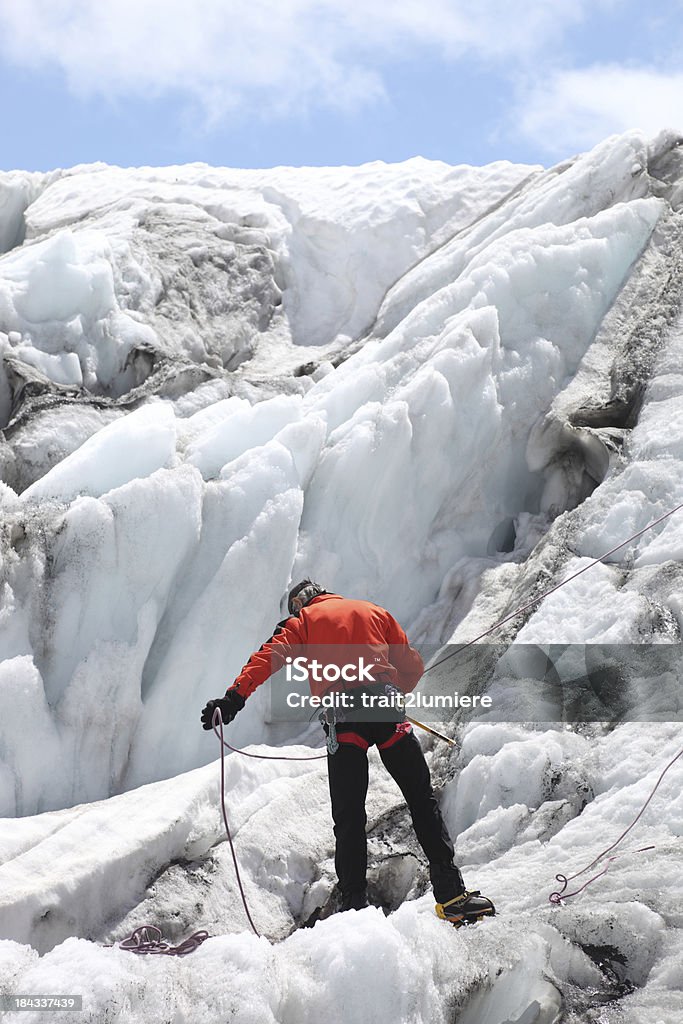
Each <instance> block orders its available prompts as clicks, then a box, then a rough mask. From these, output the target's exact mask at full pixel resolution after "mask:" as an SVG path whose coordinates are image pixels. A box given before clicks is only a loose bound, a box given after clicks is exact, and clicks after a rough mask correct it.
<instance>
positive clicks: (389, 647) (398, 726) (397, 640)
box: [202, 579, 495, 926]
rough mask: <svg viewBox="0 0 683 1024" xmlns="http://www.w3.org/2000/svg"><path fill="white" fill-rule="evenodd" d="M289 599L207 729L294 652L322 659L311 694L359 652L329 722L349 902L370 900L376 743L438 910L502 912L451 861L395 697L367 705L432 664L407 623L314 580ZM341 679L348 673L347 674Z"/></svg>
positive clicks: (463, 915)
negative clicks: (371, 752) (371, 751)
mask: <svg viewBox="0 0 683 1024" xmlns="http://www.w3.org/2000/svg"><path fill="white" fill-rule="evenodd" d="M288 607H289V612H290V617H289V618H287V619H284V620H283V621H282V622H281V623H279V625H278V627H277V628H276V629H275V632H274V633H273V636H272V637H271V638H270V639H269V640H267V641H266V642H265V643H264V644H263V645H262V646H261V648H260V649H259V650H258V651H257V652H256V653H255V654H252V656H251V657H250V658H249V661H248V662H247V664H246V665H245V666H244V668H243V669H242V671H241V673H240V674H239V676H238V677H237V679H236V680H235V682H234V684H233V685H232V686H231V687H230V688H229V689H228V691H227V693H226V695H225V697H223V698H221V699H219V700H211V701H209V702H208V704H207V705H206V707H205V708H204V710H203V711H202V725H203V726H204V728H205V729H210V728H211V722H212V718H213V714H214V711H215V709H216V708H220V710H221V715H222V718H223V721H224V722H231V721H232V720H233V718H234V717H235V715H236V714H237V712H238V711H240V710H241V708H243V707H244V704H245V701H246V699H247V698H248V697H249V696H250V694H252V693H253V692H254V690H255V689H256V688H257V687H258V686H260V685H261V684H262V683H264V682H265V681H266V679H268V678H269V677H270V676H271V675H273V674H274V673H275V672H276V671H277V670H278V669H279V668H281V667H282V666H283V665H285V663H286V662H287V661H288V660H289V662H291V661H292V660H293V656H294V655H295V654H297V653H299V652H301V651H305V652H307V658H308V664H309V666H310V665H313V664H316V663H317V664H318V665H319V666H324V670H323V668H321V670H320V672H318V673H317V674H316V675H315V678H314V679H312V678H311V677H310V674H309V685H310V687H311V691H312V693H313V694H315V695H316V696H322V695H323V694H324V693H326V692H329V691H330V690H331V689H332V688H331V687H330V685H329V683H328V681H327V680H328V679H329V678H333V677H334V676H335V674H337V677H338V673H340V672H341V669H342V667H343V666H342V663H343V662H346V661H349V660H350V659H349V655H350V654H351V653H353V659H354V660H355V661H356V663H357V665H361V666H362V669H361V671H360V672H356V673H355V674H356V676H358V675H360V676H361V679H355V680H353V681H351V682H343V683H342V684H341V687H340V686H337V687H335V689H336V690H337V691H339V690H340V688H341V689H342V690H343V691H344V700H346V699H347V695H348V699H349V700H350V702H351V705H350V710H347V707H348V705H345V708H344V710H343V711H342V712H339V711H335V713H334V715H333V716H331V715H330V714H326V721H325V723H324V725H323V728H324V729H325V732H326V733H327V735H328V756H327V763H328V774H329V784H330V797H331V801H332V818H333V821H334V834H335V838H336V850H335V869H336V872H337V877H338V879H339V888H340V890H341V896H342V899H341V909H342V910H360V909H362V908H363V907H366V906H367V905H368V904H367V893H366V870H367V839H366V833H365V826H366V823H367V818H366V814H365V798H366V795H367V789H368V759H367V750H368V747H369V746H371V745H372V744H376V745H377V749H378V751H379V756H380V758H381V759H382V762H383V763H384V766H385V768H386V769H387V770H388V771H389V773H390V774H391V776H392V777H393V778H394V780H395V781H396V783H397V784H398V786H399V788H400V790H401V792H402V793H403V796H404V797H405V800H406V803H407V804H408V808H409V810H410V813H411V817H412V821H413V827H414V829H415V834H416V836H417V839H418V841H419V843H420V846H421V847H422V849H423V850H424V853H425V855H426V857H427V860H428V862H429V874H430V878H431V882H432V886H433V889H434V895H435V897H436V900H437V907H436V910H437V914H438V915H439V916H440V917H443V918H445V919H446V920H449V921H451V922H452V923H453V924H455V925H457V926H459V925H461V924H469V923H472V922H474V921H476V920H478V919H479V918H480V917H484V916H488V915H491V914H493V913H495V910H494V906H493V904H492V903H491V901H490V900H489V899H487V898H486V897H483V896H480V894H479V893H478V892H475V893H472V892H467V890H466V889H465V886H464V883H463V880H462V875H461V874H460V870H459V868H458V867H457V866H456V865H455V864H454V863H453V843H452V841H451V838H450V836H449V834H448V831H447V829H446V826H445V824H444V821H443V818H442V817H441V812H440V810H439V805H438V803H437V801H436V797H435V796H434V793H433V790H432V786H431V779H430V775H429V768H428V767H427V762H426V761H425V758H424V754H423V753H422V748H421V746H420V744H419V742H418V740H417V738H416V737H415V735H414V734H413V732H412V728H411V725H410V723H409V722H408V721H407V720H406V718H405V715H404V714H403V712H402V711H401V710H400V708H398V709H397V706H396V705H394V706H393V708H392V710H390V711H387V710H381V711H378V712H376V713H373V712H372V710H370V711H367V710H365V709H366V708H367V707H368V703H369V704H370V706H372V703H373V702H375V704H377V703H381V702H380V701H378V700H377V698H381V697H382V696H383V697H384V702H383V707H384V708H386V707H387V702H388V700H389V696H388V695H389V694H396V692H397V691H402V692H404V693H408V692H410V691H411V690H413V689H415V687H416V686H417V683H418V681H419V679H420V677H421V675H422V673H423V671H424V665H423V663H422V658H421V657H420V655H419V653H418V652H417V651H415V650H413V648H412V647H411V646H410V644H409V643H408V638H407V636H406V634H405V633H404V631H403V629H402V628H401V626H400V625H399V624H398V622H397V621H396V619H394V618H393V616H392V615H390V614H389V612H388V611H386V610H385V609H384V608H380V607H379V606H378V605H375V604H372V603H371V602H369V601H355V600H348V599H347V598H343V597H340V596H339V595H338V594H328V593H327V591H325V590H323V588H322V587H321V586H319V585H318V584H317V583H314V582H313V581H312V580H309V579H306V580H302V582H301V583H298V584H297V585H296V586H295V587H294V588H293V589H292V590H291V591H290V593H289V600H288ZM312 654H314V655H315V657H311V655H312ZM330 669H332V671H330ZM353 674H354V673H353V672H351V676H353ZM342 678H343V679H349V675H348V674H347V675H345V676H342ZM369 679H370V680H371V682H370V683H369V685H366V683H367V681H368V680H369ZM363 693H365V694H366V695H367V698H362V701H363V703H362V705H361V702H360V701H359V699H358V698H359V697H361V696H362V694H363ZM366 701H367V702H366ZM335 718H336V720H335Z"/></svg>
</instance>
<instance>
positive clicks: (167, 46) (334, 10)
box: [0, 0, 614, 119]
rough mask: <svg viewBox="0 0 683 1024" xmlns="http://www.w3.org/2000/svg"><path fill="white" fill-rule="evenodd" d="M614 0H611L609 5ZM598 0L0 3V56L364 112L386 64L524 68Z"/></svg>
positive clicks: (75, 73)
mask: <svg viewBox="0 0 683 1024" xmlns="http://www.w3.org/2000/svg"><path fill="white" fill-rule="evenodd" d="M602 2H603V3H605V2H614V0H602ZM589 6H590V4H589V3H588V0H193V2H192V3H188V2H187V0H0V52H2V53H4V55H5V56H6V57H7V58H8V59H10V60H11V61H12V62H13V63H15V64H16V65H18V66H22V67H28V68H32V69H34V70H40V69H41V68H43V67H45V66H50V67H57V68H59V69H61V71H62V72H63V73H64V74H65V76H66V78H67V81H68V83H69V86H70V88H71V89H72V90H73V91H75V92H77V93H79V94H82V95H86V96H89V95H104V96H109V97H112V98H115V97H120V96H125V97H135V96H160V95H164V94H175V95H179V96H184V97H186V98H192V99H194V100H198V101H199V102H200V103H201V104H202V106H203V108H204V110H205V113H206V114H207V116H208V117H209V118H210V119H211V118H213V119H216V118H220V117H221V116H222V115H223V114H224V113H225V111H226V110H229V109H231V108H241V109H244V108H247V109H248V110H249V111H253V110H264V111H266V112H267V113H270V114H273V113H278V112H289V111H291V110H292V109H296V108H299V107H301V106H307V105H318V106H320V105H323V106H332V107H336V108H346V109H357V108H359V107H361V106H363V105H364V104H366V103H370V102H375V101H377V100H378V98H380V97H382V96H383V90H384V86H383V80H382V66H383V63H385V62H386V61H391V60H396V59H398V60H407V59H430V58H431V59H434V58H441V59H446V60H457V59H458V58H460V57H463V56H470V57H475V58H477V59H480V60H482V61H490V62H504V63H505V64H506V66H515V65H518V64H519V63H520V62H522V63H523V62H525V61H531V60H533V56H534V54H536V53H538V52H540V50H542V49H543V47H546V46H551V45H553V44H554V43H555V42H557V41H559V40H560V39H561V37H562V33H563V32H564V31H565V30H566V29H567V27H568V26H570V25H572V24H574V23H576V22H577V21H579V20H581V18H582V17H583V15H584V13H585V11H586V10H587V8H588V7H589Z"/></svg>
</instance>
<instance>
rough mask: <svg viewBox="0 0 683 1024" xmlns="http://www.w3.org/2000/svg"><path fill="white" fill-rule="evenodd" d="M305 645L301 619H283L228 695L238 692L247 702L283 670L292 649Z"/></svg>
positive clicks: (247, 664) (251, 659) (294, 617)
mask: <svg viewBox="0 0 683 1024" xmlns="http://www.w3.org/2000/svg"><path fill="white" fill-rule="evenodd" d="M303 643H304V641H303V640H302V637H301V623H300V621H299V619H297V618H296V616H292V617H291V618H289V619H283V620H282V622H279V623H278V624H277V626H276V627H275V630H274V631H273V635H272V636H271V637H270V639H268V640H266V642H265V643H263V644H261V646H260V647H259V649H258V651H256V652H255V653H254V654H252V656H251V657H250V658H249V660H248V661H247V663H246V665H245V666H244V668H243V669H242V671H241V672H240V674H239V675H238V677H237V679H236V680H235V682H234V683H233V684H232V686H230V687H229V688H228V693H229V692H230V690H237V692H238V693H239V694H240V696H241V697H244V699H245V700H246V699H247V697H250V696H251V694H252V693H253V692H254V690H255V689H256V688H257V687H258V686H260V685H261V683H265V681H266V679H270V677H271V676H272V675H274V674H275V672H277V671H278V670H279V669H281V668H282V666H283V665H284V663H285V658H286V657H287V656H288V655H291V653H292V648H294V647H300V646H301V645H302V644H303Z"/></svg>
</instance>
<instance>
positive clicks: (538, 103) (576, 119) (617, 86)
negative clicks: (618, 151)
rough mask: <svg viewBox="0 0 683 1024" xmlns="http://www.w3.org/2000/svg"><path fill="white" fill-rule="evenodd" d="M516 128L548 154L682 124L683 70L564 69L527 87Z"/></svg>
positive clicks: (594, 67)
mask: <svg viewBox="0 0 683 1024" xmlns="http://www.w3.org/2000/svg"><path fill="white" fill-rule="evenodd" d="M515 125H516V130H517V131H518V132H520V133H521V134H522V135H524V136H525V138H527V139H529V140H531V141H533V142H535V143H536V144H537V145H539V146H541V147H542V148H543V149H545V150H546V151H547V152H548V153H552V154H555V155H558V154H563V155H566V153H567V152H568V151H572V150H573V151H576V150H583V149H587V148H590V147H591V146H593V145H595V143H597V142H599V141H600V140H601V139H603V138H605V136H606V135H612V134H613V133H615V132H622V131H627V130H628V129H630V128H639V129H641V130H642V131H644V132H645V133H646V134H647V135H650V136H654V135H656V134H657V133H658V132H659V131H661V130H662V129H663V128H674V129H681V128H683V71H672V72H670V73H666V72H659V71H651V70H648V69H647V68H631V67H624V66H621V65H617V64H605V65H593V66H592V67H587V68H580V69H576V70H571V71H559V72H556V73H555V74H552V75H550V76H548V77H547V78H545V79H544V80H543V81H542V82H536V83H534V84H533V85H532V86H531V87H530V88H528V89H525V90H524V92H523V95H522V98H521V100H520V102H519V105H518V107H517V116H516V119H515Z"/></svg>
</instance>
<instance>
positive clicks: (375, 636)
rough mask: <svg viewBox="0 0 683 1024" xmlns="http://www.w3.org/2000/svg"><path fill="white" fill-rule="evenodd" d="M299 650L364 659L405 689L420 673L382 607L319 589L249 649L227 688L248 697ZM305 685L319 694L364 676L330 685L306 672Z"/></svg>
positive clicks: (328, 661)
mask: <svg viewBox="0 0 683 1024" xmlns="http://www.w3.org/2000/svg"><path fill="white" fill-rule="evenodd" d="M331 645H332V646H331ZM301 655H304V656H305V657H306V658H307V659H308V661H309V663H311V662H312V661H313V660H314V659H316V660H318V661H319V662H320V663H322V664H325V665H342V664H346V663H356V662H357V661H358V659H359V658H363V660H364V662H365V664H366V665H368V664H370V665H371V666H372V678H373V679H374V680H375V681H378V682H388V683H391V684H393V685H394V686H397V687H398V688H399V689H401V690H403V691H404V693H408V692H409V691H410V690H414V689H415V687H416V686H417V683H418V681H419V679H420V676H421V675H422V673H423V672H424V665H423V663H422V658H421V657H420V655H419V654H418V652H417V651H415V650H413V648H412V647H411V646H410V644H409V643H408V638H407V636H406V634H405V633H404V631H403V630H402V629H401V627H400V625H399V624H398V622H397V621H396V619H395V618H394V617H393V616H392V615H390V614H389V612H388V611H386V610H385V609H384V608H380V607H379V606H378V605H376V604H372V603H371V602H370V601H352V600H349V599H347V598H345V597H340V596H339V595H338V594H319V595H318V597H314V598H313V600H312V601H309V603H308V604H307V605H305V606H304V607H303V608H302V609H301V611H300V612H299V614H298V615H293V616H291V618H289V619H285V620H284V621H283V622H282V623H280V625H279V626H278V627H277V629H276V630H275V632H274V633H273V636H272V637H271V638H270V640H267V641H266V642H265V643H264V644H262V646H261V647H260V649H259V650H258V651H257V652H256V653H255V654H252V656H251V658H249V661H248V662H247V664H246V665H245V666H244V668H243V669H242V671H241V672H240V674H239V676H238V677H237V679H236V680H235V682H234V684H233V686H231V687H230V689H231V690H237V691H238V693H240V694H241V696H242V697H244V698H245V699H246V698H247V697H248V696H249V695H250V694H252V693H253V692H254V690H255V689H256V687H257V686H260V685H261V683H264V682H265V681H266V679H269V678H270V676H271V675H273V673H275V672H277V671H278V669H280V668H282V666H283V665H284V664H285V659H286V658H287V657H290V658H292V659H293V658H296V657H298V656H301ZM309 685H310V688H311V692H312V693H314V694H317V695H320V694H323V693H325V692H326V691H327V690H329V689H330V688H332V689H341V688H344V687H352V686H354V685H357V686H358V685H360V686H363V685H367V679H365V680H360V681H359V682H356V683H354V682H346V683H344V682H339V683H337V684H331V683H330V682H329V681H327V680H321V681H320V682H317V681H315V680H314V679H313V678H312V677H310V676H309Z"/></svg>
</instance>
